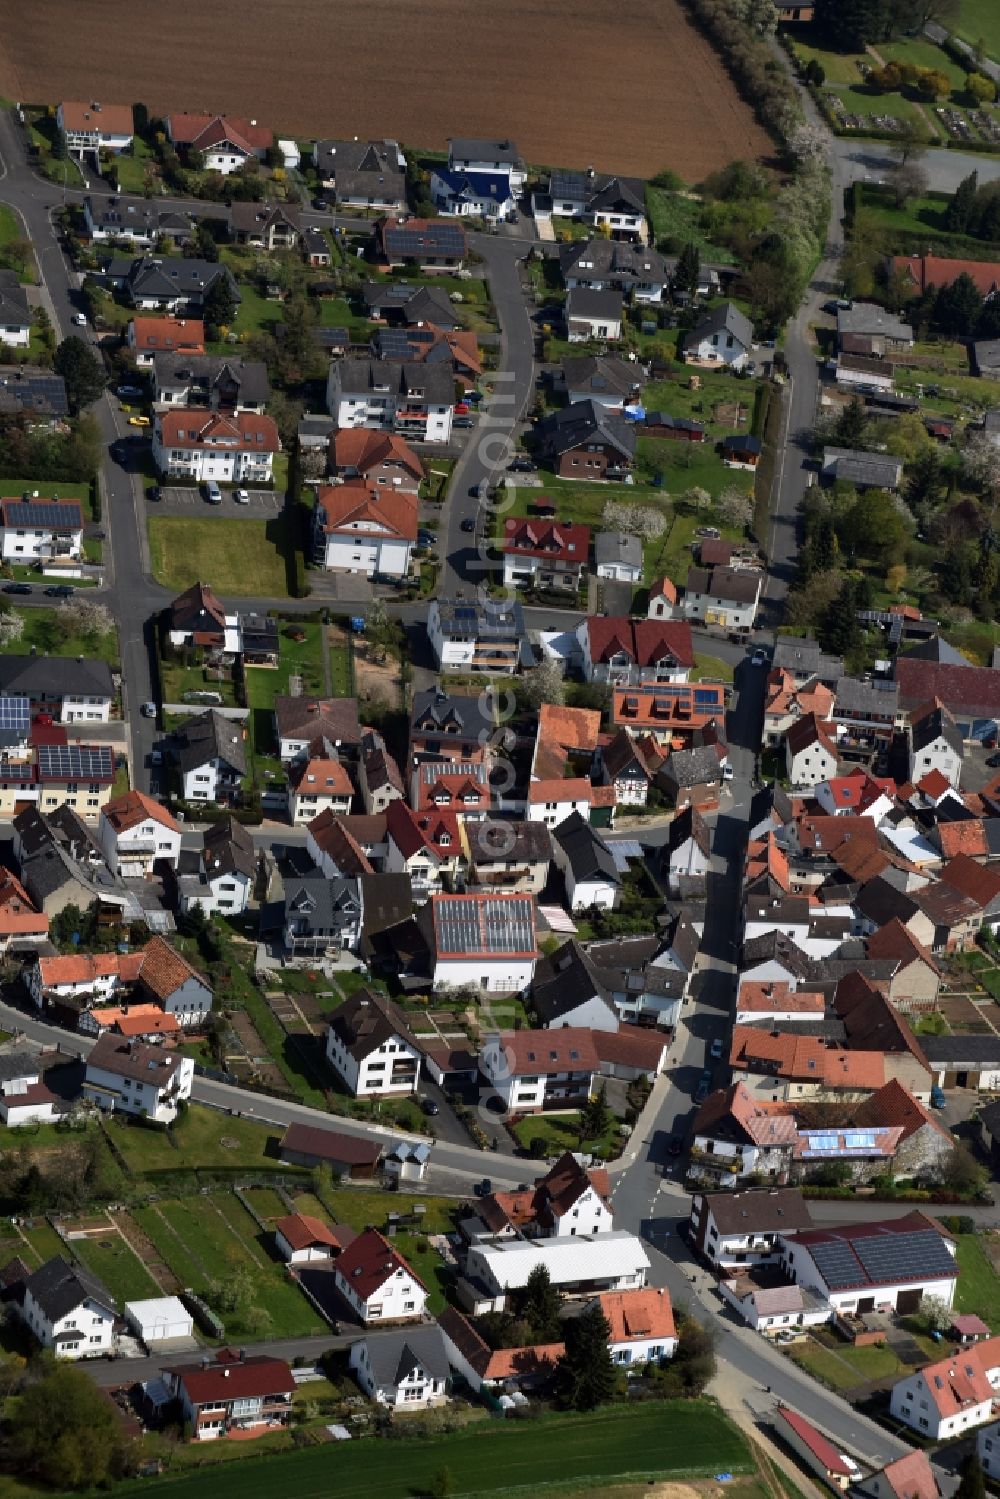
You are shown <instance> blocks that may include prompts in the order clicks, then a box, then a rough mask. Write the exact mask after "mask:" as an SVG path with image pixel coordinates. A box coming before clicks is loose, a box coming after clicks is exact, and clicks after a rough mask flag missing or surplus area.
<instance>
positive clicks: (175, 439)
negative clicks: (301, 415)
mask: <svg viewBox="0 0 1000 1499" xmlns="http://www.w3.org/2000/svg"><path fill="white" fill-rule="evenodd" d="M155 421H156V431H157V436H158V438H159V441H160V442H161V444H162V445H163V446H164V447H165V448H183V449H187V450H194V449H198V448H206V447H207V448H215V447H217V446H219V445H220V444H222V445H223V446H225V448H226V449H227V451H230V452H232V451H234V450H239V451H240V452H243V453H277V452H279V451H280V448H281V439H280V437H279V436H278V428H277V426H276V424H275V422H274V421H273V420H272V418H271V417H269V416H263V415H261V414H259V413H258V412H256V411H233V412H222V411H207V410H206V411H198V410H197V409H195V408H193V407H190V406H187V407H185V408H184V410H182V411H160V412H157V414H156V418H155Z"/></svg>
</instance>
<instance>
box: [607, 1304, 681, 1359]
mask: <svg viewBox="0 0 1000 1499" xmlns="http://www.w3.org/2000/svg"><path fill="white" fill-rule="evenodd" d="M596 1305H598V1306H599V1307H600V1309H601V1313H602V1315H603V1317H604V1320H605V1322H607V1324H608V1348H609V1350H610V1352H611V1357H612V1359H613V1360H614V1362H615V1363H616V1364H617V1365H618V1367H619V1368H622V1369H634V1368H641V1367H642V1366H643V1365H644V1364H659V1363H662V1362H663V1360H664V1359H667V1358H673V1356H674V1354H675V1353H676V1352H677V1329H676V1327H675V1326H674V1309H673V1307H672V1306H671V1304H670V1292H669V1291H667V1290H664V1289H663V1287H662V1286H661V1287H659V1288H658V1289H654V1288H653V1287H652V1286H649V1287H644V1288H643V1289H642V1290H641V1291H640V1290H636V1291H605V1292H604V1293H603V1294H602V1295H600V1296H598V1297H597V1301H596Z"/></svg>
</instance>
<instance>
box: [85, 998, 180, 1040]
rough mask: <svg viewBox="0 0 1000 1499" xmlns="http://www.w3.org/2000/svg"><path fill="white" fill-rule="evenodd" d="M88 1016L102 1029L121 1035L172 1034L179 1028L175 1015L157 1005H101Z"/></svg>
mask: <svg viewBox="0 0 1000 1499" xmlns="http://www.w3.org/2000/svg"><path fill="white" fill-rule="evenodd" d="M90 1018H91V1019H92V1020H93V1021H94V1022H95V1023H96V1024H97V1025H98V1026H100V1027H101V1028H102V1030H109V1031H117V1032H118V1034H119V1035H121V1036H151V1035H153V1034H154V1033H155V1034H156V1035H158V1036H172V1035H174V1034H175V1033H176V1032H177V1031H179V1030H180V1028H181V1025H180V1021H179V1020H178V1019H177V1016H176V1015H168V1014H166V1012H165V1011H163V1010H161V1009H160V1007H159V1005H129V1006H128V1007H127V1008H126V1007H124V1006H117V1005H102V1006H100V1007H99V1008H97V1009H93V1010H91V1012H90Z"/></svg>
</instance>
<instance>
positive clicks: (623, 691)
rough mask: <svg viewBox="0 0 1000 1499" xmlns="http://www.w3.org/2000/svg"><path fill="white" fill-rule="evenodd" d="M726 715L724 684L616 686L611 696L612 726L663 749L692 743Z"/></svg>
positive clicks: (687, 683)
mask: <svg viewBox="0 0 1000 1499" xmlns="http://www.w3.org/2000/svg"><path fill="white" fill-rule="evenodd" d="M725 713H726V689H725V685H724V683H722V682H678V681H674V682H658V683H656V684H653V685H644V686H635V687H615V688H614V690H613V692H612V694H611V723H612V726H613V727H615V728H619V727H620V728H624V729H627V730H628V731H629V733H631V734H634V735H642V737H643V738H646V739H652V740H653V741H654V742H655V743H656V744H657V745H659V746H660V748H662V749H671V748H673V747H680V746H681V745H683V744H685V743H689V742H690V741H691V740H692V739H693V738H694V737H695V735H697V734H699V733H700V732H701V731H702V730H703V729H705V728H706V727H707V726H708V725H709V724H713V723H714V724H721V723H722V722H724V720H725Z"/></svg>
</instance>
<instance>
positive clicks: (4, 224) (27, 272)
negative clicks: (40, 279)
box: [0, 203, 35, 284]
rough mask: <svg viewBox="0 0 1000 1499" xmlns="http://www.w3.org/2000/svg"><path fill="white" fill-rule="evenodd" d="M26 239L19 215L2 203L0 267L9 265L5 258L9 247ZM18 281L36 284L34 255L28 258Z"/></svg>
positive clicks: (19, 272) (19, 271)
mask: <svg viewBox="0 0 1000 1499" xmlns="http://www.w3.org/2000/svg"><path fill="white" fill-rule="evenodd" d="M26 239H27V235H26V234H25V232H24V227H23V225H22V223H21V220H20V219H19V218H18V216H17V214H16V213H15V212H14V210H13V209H12V208H8V207H7V204H6V203H0V265H6V264H7V261H6V259H5V257H4V251H5V250H6V248H7V246H8V245H12V244H14V243H16V242H17V241H18V240H20V241H22V242H23V241H24V240H26ZM18 280H19V281H22V282H25V283H28V284H33V283H34V280H35V257H34V255H33V254H32V255H29V256H28V258H27V261H26V262H25V266H24V269H23V270H20V269H19V270H18Z"/></svg>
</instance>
